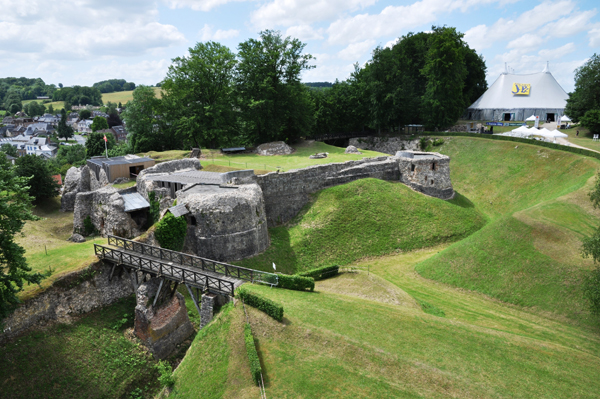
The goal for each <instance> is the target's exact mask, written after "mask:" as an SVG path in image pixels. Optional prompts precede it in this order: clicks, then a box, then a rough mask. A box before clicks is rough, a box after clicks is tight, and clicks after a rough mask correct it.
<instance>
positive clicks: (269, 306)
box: [238, 287, 283, 321]
mask: <svg viewBox="0 0 600 399" xmlns="http://www.w3.org/2000/svg"><path fill="white" fill-rule="evenodd" d="M238 297H239V298H240V299H241V300H242V301H244V303H245V304H246V305H250V306H252V307H254V308H256V309H258V310H261V311H263V312H265V313H266V314H268V315H269V316H271V317H272V318H274V319H275V320H277V321H281V320H283V306H281V305H280V304H278V303H275V302H273V301H272V300H270V299H267V298H264V297H262V296H260V295H258V294H255V293H253V292H250V291H247V290H245V289H243V288H241V287H240V288H238Z"/></svg>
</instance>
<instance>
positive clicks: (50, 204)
mask: <svg viewBox="0 0 600 399" xmlns="http://www.w3.org/2000/svg"><path fill="white" fill-rule="evenodd" d="M34 213H35V214H36V215H37V216H40V217H41V218H42V220H38V221H34V222H31V221H28V222H26V223H25V227H24V228H23V233H24V236H23V237H18V238H17V242H18V243H19V244H20V245H21V246H22V247H23V248H25V257H26V258H27V263H28V265H29V267H31V268H32V269H33V271H35V272H39V273H47V272H48V271H50V272H51V275H50V276H49V277H48V278H45V279H44V280H43V281H42V283H41V286H38V285H35V284H34V285H26V286H25V287H24V291H22V292H21V293H20V298H21V299H27V298H30V297H32V296H34V295H35V294H37V293H39V292H41V291H42V290H44V289H46V288H47V287H49V286H50V285H51V284H52V283H53V282H54V281H55V280H56V279H57V278H59V277H60V276H62V275H64V274H66V273H69V272H72V271H76V270H80V269H83V268H84V267H86V266H88V265H89V264H90V263H92V262H94V261H96V260H97V258H96V257H95V255H94V241H93V240H92V239H89V240H88V241H86V242H85V243H73V242H69V241H67V238H69V237H70V236H71V234H72V232H73V213H72V212H60V198H59V197H56V198H51V199H48V200H44V201H43V202H42V203H38V204H37V205H36V207H35V208H34ZM97 240H99V238H97Z"/></svg>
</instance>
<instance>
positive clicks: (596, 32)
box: [588, 25, 600, 47]
mask: <svg viewBox="0 0 600 399" xmlns="http://www.w3.org/2000/svg"><path fill="white" fill-rule="evenodd" d="M596 26H597V27H596V28H594V29H591V30H590V31H589V32H588V35H589V37H590V47H600V26H598V25H596Z"/></svg>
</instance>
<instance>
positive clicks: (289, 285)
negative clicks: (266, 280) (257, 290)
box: [277, 274, 315, 291]
mask: <svg viewBox="0 0 600 399" xmlns="http://www.w3.org/2000/svg"><path fill="white" fill-rule="evenodd" d="M277 277H278V278H279V284H278V285H277V287H278V288H286V289H288V290H296V291H304V290H306V289H308V290H310V291H314V290H315V279H313V278H312V277H304V276H299V275H294V276H290V275H288V274H278V275H277Z"/></svg>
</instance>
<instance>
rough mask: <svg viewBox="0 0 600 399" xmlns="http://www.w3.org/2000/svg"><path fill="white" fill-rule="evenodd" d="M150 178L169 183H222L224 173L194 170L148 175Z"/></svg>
mask: <svg viewBox="0 0 600 399" xmlns="http://www.w3.org/2000/svg"><path fill="white" fill-rule="evenodd" d="M147 179H148V180H152V181H164V182H169V183H181V184H191V183H201V184H222V183H223V178H222V174H221V173H218V172H203V171H200V170H193V171H188V172H179V173H172V174H170V175H162V176H148V177H147Z"/></svg>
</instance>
